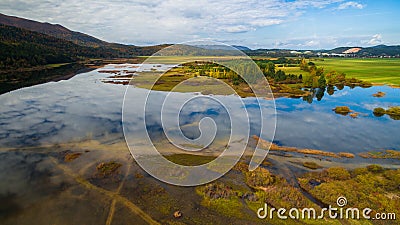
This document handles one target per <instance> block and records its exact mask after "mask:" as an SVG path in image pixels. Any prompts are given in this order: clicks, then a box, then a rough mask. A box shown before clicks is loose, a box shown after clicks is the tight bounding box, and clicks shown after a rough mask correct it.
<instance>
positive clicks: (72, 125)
mask: <svg viewBox="0 0 400 225" xmlns="http://www.w3.org/2000/svg"><path fill="white" fill-rule="evenodd" d="M168 67H170V66H166V65H162V66H161V67H160V66H154V65H146V66H144V67H143V68H144V70H150V69H151V68H156V69H159V70H163V69H166V68H168ZM105 69H107V70H118V71H119V70H123V69H127V70H132V71H134V70H135V69H136V68H132V65H126V67H124V68H121V66H115V65H108V66H106V67H105V68H102V69H99V70H94V71H91V72H88V73H83V74H79V75H77V76H75V77H73V78H72V79H70V80H66V81H59V82H50V83H46V84H41V85H36V86H33V87H28V88H23V89H19V90H15V91H12V92H9V93H6V94H2V95H0V104H1V108H0V126H1V129H0V147H22V146H35V145H41V144H54V143H62V142H69V141H80V140H90V139H101V138H104V137H108V136H111V135H116V136H117V137H120V138H121V139H122V138H123V132H122V122H121V112H122V102H123V97H124V94H125V90H126V86H123V85H114V84H107V83H103V82H101V79H104V78H106V77H108V76H110V75H109V74H106V73H99V71H100V70H105ZM143 91H144V90H143V89H140V88H132V89H131V93H130V94H133V95H134V94H135V93H137V94H138V96H140V93H143ZM377 91H383V92H385V93H386V96H385V97H383V98H375V97H372V94H374V93H376V92H377ZM160 95H166V93H162V92H160ZM176 95H177V96H178V95H179V96H188V95H198V94H195V93H184V94H183V93H176ZM230 98H232V96H218V99H220V100H221V101H225V102H227V103H229V101H230ZM232 99H234V98H232ZM199 101H200V100H199ZM260 101H261V107H270V106H271V104H272V102H271V101H270V100H264V99H261V100H260ZM244 103H245V106H246V109H247V110H248V111H249V112H250V114H251V113H252V108H253V107H254V105H255V103H256V99H254V98H246V99H244ZM151 104H153V105H160V102H157V100H154V101H153V102H152V103H151ZM199 104H201V106H202V107H195V108H193V107H188V108H187V109H186V111H185V112H184V113H182V115H181V118H180V123H181V125H185V124H189V123H193V122H196V121H199V120H200V119H201V118H202V117H204V116H211V117H212V118H213V119H214V120H215V121H216V123H217V124H218V125H219V126H222V127H225V128H227V127H228V126H229V124H230V123H227V122H226V121H225V119H226V112H224V111H223V110H219V109H218V107H216V106H215V105H214V104H213V103H207V102H206V101H205V102H199ZM395 105H400V89H394V88H390V87H387V86H376V87H371V88H366V89H363V88H358V87H357V88H354V89H350V88H348V87H345V88H344V89H343V90H337V91H335V93H334V94H333V95H329V94H328V93H325V94H324V96H323V98H322V99H321V100H320V101H318V100H317V99H316V98H314V99H313V102H312V103H309V102H307V101H304V100H302V99H290V98H279V99H276V106H277V128H276V135H275V139H274V141H275V142H276V143H278V144H281V145H285V146H295V147H301V148H314V149H322V150H327V151H334V152H339V151H346V152H353V153H357V152H362V151H368V150H382V149H398V150H399V149H400V135H399V134H400V126H399V125H400V121H395V120H392V119H390V118H389V117H388V116H383V117H375V116H374V115H373V114H372V111H373V109H374V108H375V107H383V108H387V107H389V106H395ZM336 106H349V107H350V108H351V109H352V110H354V111H355V112H358V113H359V116H358V118H355V119H354V118H351V117H350V116H342V115H338V114H335V113H334V112H333V111H332V109H333V108H335V107H336ZM169 107H171V108H173V107H174V106H171V105H170V106H169ZM149 118H151V116H150V117H149ZM158 120H159V119H157V116H156V114H155V116H154V122H153V123H152V126H151V127H149V128H150V129H151V130H152V132H153V133H154V134H155V135H156V134H158V133H161V131H162V129H161V124H160V123H159V122H157V121H158ZM150 122H151V121H150ZM132 124H133V126H134V124H135V121H134V119H133V121H132ZM259 129H260V127H259V119H257V118H256V116H255V117H254V118H253V119H252V120H251V131H252V133H257V132H256V131H257V130H259ZM222 130H223V129H222ZM225 130H227V129H225ZM228 130H229V129H228ZM184 132H186V133H187V135H188V136H190V135H192V136H194V137H195V136H196V135H198V134H196V129H195V130H186V131H184Z"/></svg>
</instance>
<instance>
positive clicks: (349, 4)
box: [338, 2, 365, 9]
mask: <svg viewBox="0 0 400 225" xmlns="http://www.w3.org/2000/svg"><path fill="white" fill-rule="evenodd" d="M364 7H365V6H364V5H363V4H361V3H358V2H344V3H342V4H340V5H339V7H338V9H348V8H355V9H363V8H364Z"/></svg>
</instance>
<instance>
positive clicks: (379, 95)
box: [372, 91, 386, 98]
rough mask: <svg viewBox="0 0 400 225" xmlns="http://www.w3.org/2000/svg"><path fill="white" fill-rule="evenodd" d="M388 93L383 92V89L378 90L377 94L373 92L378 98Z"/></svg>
mask: <svg viewBox="0 0 400 225" xmlns="http://www.w3.org/2000/svg"><path fill="white" fill-rule="evenodd" d="M385 95H386V93H385V92H382V91H378V92H376V93H375V94H373V95H372V96H374V97H377V98H382V97H385Z"/></svg>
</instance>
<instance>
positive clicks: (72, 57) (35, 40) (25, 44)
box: [0, 24, 121, 69]
mask: <svg viewBox="0 0 400 225" xmlns="http://www.w3.org/2000/svg"><path fill="white" fill-rule="evenodd" d="M0 49H1V51H0V69H9V68H17V67H31V66H37V65H45V64H51V63H64V62H73V61H77V60H79V59H82V58H88V57H90V58H110V57H119V56H120V55H121V53H120V52H118V51H116V50H113V49H107V48H91V47H85V46H80V45H77V44H74V43H72V42H70V41H66V40H63V39H59V38H55V37H52V36H49V35H45V34H41V33H38V32H33V31H29V30H25V29H21V28H17V27H11V26H6V25H3V24H0Z"/></svg>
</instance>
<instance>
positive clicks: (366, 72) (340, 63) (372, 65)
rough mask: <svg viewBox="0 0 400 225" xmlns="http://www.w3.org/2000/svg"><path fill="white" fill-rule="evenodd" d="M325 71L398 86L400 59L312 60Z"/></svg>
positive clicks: (399, 81)
mask: <svg viewBox="0 0 400 225" xmlns="http://www.w3.org/2000/svg"><path fill="white" fill-rule="evenodd" d="M312 62H314V63H315V64H316V65H317V66H322V67H324V69H325V71H331V70H336V71H338V72H343V73H345V74H346V75H347V77H355V78H358V79H361V80H365V81H369V82H371V83H374V84H394V85H400V59H345V58H328V59H324V60H323V61H319V60H314V61H312Z"/></svg>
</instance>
